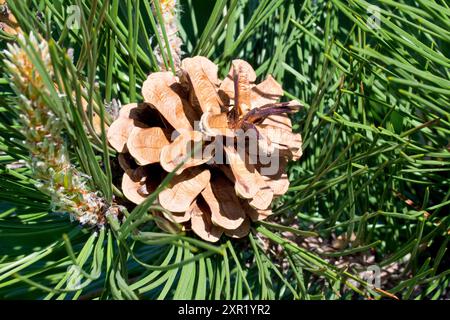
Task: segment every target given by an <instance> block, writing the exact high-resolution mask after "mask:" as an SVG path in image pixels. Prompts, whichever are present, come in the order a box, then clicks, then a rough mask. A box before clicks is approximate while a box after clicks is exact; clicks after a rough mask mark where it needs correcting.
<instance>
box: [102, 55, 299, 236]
mask: <svg viewBox="0 0 450 320" xmlns="http://www.w3.org/2000/svg"><path fill="white" fill-rule="evenodd" d="M255 80H256V74H255V71H254V70H253V68H252V67H251V66H250V65H249V64H248V63H247V62H245V61H243V60H234V61H233V63H232V68H231V70H230V72H229V74H228V76H227V77H226V78H225V79H224V80H223V81H220V80H219V79H218V76H217V66H216V65H215V64H214V63H213V62H211V61H210V60H208V59H207V58H205V57H200V56H197V57H194V58H187V59H184V60H183V61H182V65H181V71H180V77H179V78H177V77H175V76H174V75H173V74H172V73H171V72H156V73H153V74H151V75H150V76H149V77H148V79H147V80H146V81H145V82H144V84H143V87H142V95H143V97H144V100H145V102H144V103H141V104H136V103H134V104H129V105H126V106H124V107H123V108H122V109H121V111H120V115H119V118H118V119H117V120H116V121H114V122H113V123H112V125H111V127H110V128H109V130H108V139H109V142H110V144H111V146H112V147H114V148H115V149H116V150H117V151H118V152H120V153H121V155H120V156H119V161H120V163H121V166H122V168H123V169H124V170H125V174H124V176H123V181H122V189H123V193H124V195H125V196H126V197H127V198H128V199H129V200H130V201H132V202H134V203H136V204H139V203H141V202H142V201H144V200H145V198H146V197H147V196H148V195H149V194H151V193H152V192H153V191H155V190H156V188H157V186H158V185H159V184H160V182H161V181H162V179H163V178H164V177H165V176H166V175H167V174H168V173H169V172H172V171H174V170H175V169H176V168H177V167H178V170H177V172H176V176H175V177H174V178H173V179H172V180H171V182H170V185H169V186H168V187H167V188H166V189H165V190H163V191H162V192H161V193H160V194H159V196H158V204H159V205H160V206H161V207H162V208H164V209H165V210H166V211H164V212H162V214H161V213H158V214H156V215H157V216H158V220H159V221H161V220H160V219H167V220H169V221H174V222H176V223H179V224H183V225H184V227H185V228H186V229H189V228H190V229H192V230H193V231H194V232H195V233H196V234H197V235H198V236H199V237H201V238H202V239H204V240H207V241H211V242H215V241H218V240H219V238H220V236H221V235H222V234H223V233H225V234H226V235H228V236H230V237H233V238H241V237H244V236H246V235H247V234H248V232H249V230H250V221H251V220H253V221H256V220H262V219H265V218H267V217H268V216H269V215H270V214H271V213H272V212H271V209H270V205H271V203H272V201H273V199H274V197H278V196H281V195H283V194H284V193H286V191H287V190H288V187H289V181H288V177H287V174H286V172H285V169H286V164H287V162H288V161H289V160H298V159H299V158H300V157H301V155H302V149H301V147H302V139H301V136H300V134H294V133H292V123H291V121H290V119H289V118H288V116H287V114H288V113H291V112H294V111H296V110H297V109H298V107H299V105H297V104H296V103H294V102H289V103H276V102H277V100H278V99H279V98H281V96H282V95H283V90H282V88H281V86H280V85H279V84H278V83H277V82H276V81H275V80H274V79H273V78H272V77H271V76H268V77H267V79H266V80H264V81H263V82H261V83H259V84H257V85H256V84H255ZM131 159H133V161H134V162H135V163H133V161H130V160H131ZM136 164H137V165H136ZM160 225H161V224H160Z"/></svg>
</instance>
